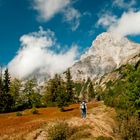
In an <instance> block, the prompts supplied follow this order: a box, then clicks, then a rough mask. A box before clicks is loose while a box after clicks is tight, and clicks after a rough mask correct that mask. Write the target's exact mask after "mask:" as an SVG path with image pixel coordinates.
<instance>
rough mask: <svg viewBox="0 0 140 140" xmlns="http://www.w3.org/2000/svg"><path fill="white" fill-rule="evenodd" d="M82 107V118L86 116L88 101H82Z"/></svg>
mask: <svg viewBox="0 0 140 140" xmlns="http://www.w3.org/2000/svg"><path fill="white" fill-rule="evenodd" d="M80 109H81V116H82V118H86V114H87V106H86V102H85V101H82V102H81V104H80Z"/></svg>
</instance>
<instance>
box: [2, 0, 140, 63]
mask: <svg viewBox="0 0 140 140" xmlns="http://www.w3.org/2000/svg"><path fill="white" fill-rule="evenodd" d="M52 1H53V2H54V3H53V2H52ZM51 2H52V3H53V4H52V3H51ZM139 8H140V1H138V0H40V1H39V0H0V64H3V65H7V64H8V63H10V62H11V61H12V60H13V59H14V58H15V57H16V55H17V52H19V51H20V50H21V48H22V47H25V46H26V45H25V44H24V41H23V40H22V41H21V37H22V36H24V35H29V34H31V33H33V32H38V31H39V27H41V28H42V29H43V30H44V31H47V30H51V31H52V32H53V34H55V35H54V36H55V41H56V42H57V43H56V44H57V46H59V47H55V45H56V44H55V45H52V46H53V47H52V48H51V50H52V51H53V52H55V53H62V52H66V51H68V50H69V49H70V48H71V47H72V46H74V45H75V46H77V50H78V54H79V55H80V54H82V53H84V51H85V50H86V49H87V48H89V47H90V46H91V44H92V41H93V40H94V39H95V38H96V36H97V35H98V34H100V33H102V32H104V31H108V30H109V31H110V30H112V28H113V31H115V32H116V31H117V32H119V33H120V32H121V31H122V30H123V31H124V32H123V33H122V34H123V35H124V36H128V37H129V38H130V39H132V40H133V41H136V42H139V43H140V36H139V35H140V31H136V29H132V30H131V31H129V32H127V31H126V30H127V29H124V25H123V23H120V22H119V21H121V20H123V19H124V20H125V19H129V16H130V20H131V18H132V20H133V19H136V20H137V19H138V18H140V16H139ZM124 13H125V14H124ZM136 14H137V15H136ZM133 17H134V18H133ZM116 23H117V25H116ZM126 23H127V21H126ZM139 23H140V22H139V20H137V21H136V26H135V24H134V23H132V26H135V27H139V25H138V24H139ZM128 25H129V24H128ZM116 26H117V27H116ZM129 26H130V27H131V23H130V25H129ZM129 26H128V28H129ZM23 44H24V45H25V46H24V45H23ZM62 50H63V51H62ZM61 51H62V52H61ZM79 55H78V56H79Z"/></svg>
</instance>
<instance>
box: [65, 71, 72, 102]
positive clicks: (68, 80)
mask: <svg viewBox="0 0 140 140" xmlns="http://www.w3.org/2000/svg"><path fill="white" fill-rule="evenodd" d="M73 88H74V83H73V81H72V76H71V73H70V69H68V70H67V71H66V96H67V97H66V99H67V102H74V90H73Z"/></svg>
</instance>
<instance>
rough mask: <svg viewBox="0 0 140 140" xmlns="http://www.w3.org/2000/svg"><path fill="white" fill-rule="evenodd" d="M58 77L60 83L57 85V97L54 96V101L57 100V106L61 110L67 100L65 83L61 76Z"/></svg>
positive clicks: (66, 103)
mask: <svg viewBox="0 0 140 140" xmlns="http://www.w3.org/2000/svg"><path fill="white" fill-rule="evenodd" d="M59 78H60V79H59V80H60V84H59V85H58V87H57V98H56V102H57V106H58V107H59V108H60V110H61V111H64V107H65V106H67V105H68V102H67V100H66V98H67V95H66V92H65V85H64V82H63V80H62V79H61V77H59Z"/></svg>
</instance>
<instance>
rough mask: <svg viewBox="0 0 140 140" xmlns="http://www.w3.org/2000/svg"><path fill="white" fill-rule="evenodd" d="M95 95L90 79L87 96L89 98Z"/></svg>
mask: <svg viewBox="0 0 140 140" xmlns="http://www.w3.org/2000/svg"><path fill="white" fill-rule="evenodd" d="M94 97H95V92H94V88H93V84H92V81H91V80H90V81H89V86H88V98H89V100H91V99H93V98H94Z"/></svg>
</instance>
